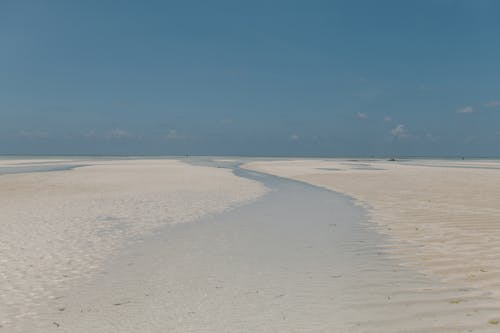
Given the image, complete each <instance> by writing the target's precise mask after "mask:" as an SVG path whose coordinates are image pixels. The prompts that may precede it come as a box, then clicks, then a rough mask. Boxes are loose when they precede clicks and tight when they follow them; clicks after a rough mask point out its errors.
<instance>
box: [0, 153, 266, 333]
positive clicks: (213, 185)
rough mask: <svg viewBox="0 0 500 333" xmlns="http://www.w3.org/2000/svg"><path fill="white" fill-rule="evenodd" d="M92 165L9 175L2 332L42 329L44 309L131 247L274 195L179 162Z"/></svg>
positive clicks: (0, 251) (1, 239)
mask: <svg viewBox="0 0 500 333" xmlns="http://www.w3.org/2000/svg"><path fill="white" fill-rule="evenodd" d="M1 162H2V163H1V164H2V165H4V166H12V165H16V164H19V163H38V162H40V163H47V162H51V163H53V162H56V163H64V160H58V161H53V160H43V161H39V160H30V161H27V160H6V159H3V160H2V161H1ZM71 164H73V161H71ZM85 164H86V165H88V164H92V165H90V166H85V167H81V168H77V169H75V170H69V171H57V172H41V173H29V174H10V175H1V176H0V207H1V217H0V290H1V292H0V325H1V326H0V328H1V327H2V326H3V328H4V329H9V331H10V330H12V331H15V328H16V327H17V325H21V324H24V323H26V321H28V320H36V318H37V309H40V308H43V307H44V305H45V304H46V303H47V302H50V300H51V299H53V298H55V297H56V296H57V295H58V293H59V292H60V291H61V290H65V289H68V288H71V287H74V286H75V285H78V284H79V283H80V282H81V281H82V279H86V278H90V277H92V276H93V274H95V273H96V272H98V271H99V270H100V269H101V268H102V265H103V263H104V261H105V260H108V259H109V258H110V257H111V256H113V255H114V254H116V253H117V251H118V250H119V249H121V248H122V247H124V246H125V245H126V244H127V243H128V242H130V241H133V240H140V239H141V237H144V236H145V235H148V234H150V233H151V232H152V231H154V230H155V229H157V228H159V227H162V226H165V225H171V224H176V223H183V222H188V221H192V220H195V219H197V218H199V217H201V216H203V215H206V214H211V213H216V212H220V211H222V210H224V209H227V208H229V207H231V206H234V205H237V204H239V203H242V202H244V201H247V200H252V199H254V198H256V197H258V196H260V195H262V194H263V193H264V192H265V188H264V187H263V186H262V185H261V184H259V183H257V182H254V181H250V180H247V179H243V178H239V177H236V176H234V175H233V174H232V173H231V171H230V170H227V169H217V168H209V167H198V166H190V165H187V164H184V163H181V162H179V161H175V160H119V161H95V162H93V163H90V162H88V161H85Z"/></svg>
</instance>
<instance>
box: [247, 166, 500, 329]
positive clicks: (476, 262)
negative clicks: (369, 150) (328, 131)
mask: <svg viewBox="0 0 500 333" xmlns="http://www.w3.org/2000/svg"><path fill="white" fill-rule="evenodd" d="M245 167H246V168H249V169H251V170H257V171H261V172H267V173H270V174H274V175H278V176H281V177H287V178H292V179H296V180H300V181H305V182H307V183H310V184H314V185H317V186H321V187H324V188H328V189H331V190H333V191H337V192H341V193H344V194H346V195H349V196H350V197H352V198H354V199H355V200H356V201H357V202H358V204H359V205H361V206H362V207H364V208H365V209H366V210H367V212H368V214H369V219H370V221H371V222H372V226H373V228H375V230H376V231H377V232H378V233H380V234H384V235H386V236H387V238H386V243H387V246H386V249H387V251H388V253H389V254H390V256H391V257H393V258H395V259H396V260H398V261H399V262H400V265H403V266H407V267H410V268H411V269H414V270H415V271H418V272H421V273H423V274H425V275H426V276H429V277H430V278H436V279H438V280H439V281H442V282H444V283H445V284H446V285H447V286H449V287H451V286H454V287H460V288H462V289H463V290H477V291H478V293H479V294H480V295H482V296H481V297H484V296H487V297H492V298H493V299H498V298H499V295H500V269H499V266H498V262H497V253H498V250H499V248H500V234H499V233H498V231H499V229H500V224H499V220H500V208H499V207H500V196H499V194H500V193H499V192H500V162H499V161H497V160H472V161H459V160H455V161H453V160H418V159H417V160H407V161H404V160H403V161H387V160H348V159H337V160H336V159H330V160H328V159H321V160H315V159H306V160H293V161H292V160H286V161H266V162H252V163H249V164H247V165H246V166H245ZM481 297H479V299H477V298H476V299H475V298H473V299H463V298H460V297H458V298H456V299H455V300H451V302H452V303H454V304H458V303H462V302H464V303H468V306H469V307H470V312H471V313H477V311H478V309H485V308H488V306H484V304H481ZM489 306H491V304H490V305H489ZM495 306H498V305H494V306H493V307H491V308H490V309H491V310H493V311H492V313H491V315H492V316H495V313H496V309H497V308H495ZM471 316H473V315H471V314H469V316H468V317H471ZM496 317H498V314H496ZM469 319H470V318H461V317H460V316H457V318H456V323H457V322H461V321H462V322H463V323H464V324H466V323H468V322H470V321H469ZM488 322H489V323H490V324H492V325H496V324H497V319H496V318H493V319H491V320H488ZM486 326H487V325H486ZM476 329H478V328H476ZM482 329H488V327H483V328H482ZM464 330H465V328H464ZM474 331H475V330H474Z"/></svg>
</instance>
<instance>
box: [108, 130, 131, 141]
mask: <svg viewBox="0 0 500 333" xmlns="http://www.w3.org/2000/svg"><path fill="white" fill-rule="evenodd" d="M129 137H131V135H130V133H129V132H127V131H125V130H122V129H120V128H115V129H112V130H110V131H109V132H108V134H107V138H108V139H124V138H129Z"/></svg>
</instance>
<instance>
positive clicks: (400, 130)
mask: <svg viewBox="0 0 500 333" xmlns="http://www.w3.org/2000/svg"><path fill="white" fill-rule="evenodd" d="M391 135H392V136H394V137H395V138H398V139H404V138H407V137H408V136H409V134H408V130H407V129H406V127H405V125H403V124H399V125H397V126H396V127H394V128H393V129H391Z"/></svg>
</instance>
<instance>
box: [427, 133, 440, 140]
mask: <svg viewBox="0 0 500 333" xmlns="http://www.w3.org/2000/svg"><path fill="white" fill-rule="evenodd" d="M425 138H426V139H427V140H429V141H432V142H436V141H438V138H436V137H435V136H434V135H432V134H431V133H426V134H425Z"/></svg>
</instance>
